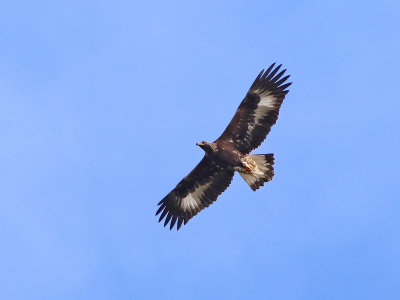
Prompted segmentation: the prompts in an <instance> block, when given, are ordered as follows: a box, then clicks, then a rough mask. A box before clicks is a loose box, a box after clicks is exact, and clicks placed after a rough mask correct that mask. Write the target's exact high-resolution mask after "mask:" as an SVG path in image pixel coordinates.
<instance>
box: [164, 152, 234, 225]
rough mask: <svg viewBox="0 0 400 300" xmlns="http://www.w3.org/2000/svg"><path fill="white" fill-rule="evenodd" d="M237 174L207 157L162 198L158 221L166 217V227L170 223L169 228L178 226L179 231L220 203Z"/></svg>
mask: <svg viewBox="0 0 400 300" xmlns="http://www.w3.org/2000/svg"><path fill="white" fill-rule="evenodd" d="M233 175H234V171H232V170H225V169H223V168H222V166H218V165H216V164H214V163H213V162H212V161H210V159H209V158H208V157H207V155H205V156H204V158H203V159H202V160H201V161H200V163H199V164H198V165H197V166H196V167H195V168H194V169H193V171H192V172H190V174H189V175H187V176H186V177H185V178H183V179H182V180H181V181H180V182H179V183H178V185H177V186H176V187H175V188H174V189H173V190H172V191H171V192H170V193H169V194H168V195H167V196H165V197H164V199H162V200H161V201H160V202H159V203H158V205H159V206H160V207H159V208H158V210H157V213H156V215H158V214H159V213H161V212H162V213H161V216H160V219H159V222H161V220H162V219H163V218H164V217H165V216H166V219H165V222H164V226H166V225H167V224H168V222H169V221H171V224H170V229H172V227H174V225H175V223H176V222H177V221H178V223H177V230H179V228H180V227H181V225H182V222H183V223H184V224H186V223H187V222H188V221H189V219H191V218H192V217H194V216H195V215H197V213H199V212H200V211H201V210H203V209H204V208H206V207H208V206H209V205H210V204H211V203H213V202H214V201H215V200H217V198H218V196H219V195H220V194H222V193H223V192H224V191H225V190H226V188H227V187H228V186H229V185H230V183H231V181H232V178H233Z"/></svg>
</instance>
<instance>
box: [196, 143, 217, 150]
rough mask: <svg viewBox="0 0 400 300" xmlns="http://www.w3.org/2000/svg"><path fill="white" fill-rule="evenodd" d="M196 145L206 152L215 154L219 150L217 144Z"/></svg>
mask: <svg viewBox="0 0 400 300" xmlns="http://www.w3.org/2000/svg"><path fill="white" fill-rule="evenodd" d="M196 145H197V146H199V147H200V148H201V149H203V150H204V151H206V152H214V151H216V150H217V145H216V144H215V143H209V142H198V143H196Z"/></svg>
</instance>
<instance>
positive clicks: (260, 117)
mask: <svg viewBox="0 0 400 300" xmlns="http://www.w3.org/2000/svg"><path fill="white" fill-rule="evenodd" d="M274 66H275V64H272V65H271V66H270V67H269V68H268V69H267V70H266V71H265V72H264V70H262V71H261V73H260V74H259V75H258V76H257V78H256V80H255V81H254V83H253V84H252V86H251V87H250V89H249V91H248V92H247V95H246V97H245V98H244V99H243V101H242V103H240V105H239V107H238V109H237V111H236V113H235V115H234V116H233V118H232V120H231V122H230V123H229V125H228V127H227V128H226V129H225V131H224V132H223V133H222V135H221V136H220V137H219V138H218V139H217V140H216V142H218V141H225V142H230V143H232V144H234V146H235V147H236V148H237V149H238V150H239V151H241V152H242V153H244V154H247V153H250V151H252V150H253V149H255V148H257V147H258V146H260V145H261V143H262V142H263V141H264V140H265V138H266V136H267V134H268V133H269V132H270V131H271V127H272V126H273V125H274V124H275V123H276V120H277V119H278V115H279V109H280V107H281V104H282V102H283V99H285V95H286V94H287V93H288V92H289V91H288V90H286V88H287V87H288V86H290V85H291V84H292V83H291V82H290V83H285V82H286V80H287V79H288V78H289V76H286V77H283V78H282V79H280V78H281V77H282V75H283V74H284V73H285V71H286V70H283V71H281V72H279V73H278V71H279V69H280V67H281V65H279V66H278V67H276V68H274ZM277 73H278V74H277ZM284 83H285V84H284Z"/></svg>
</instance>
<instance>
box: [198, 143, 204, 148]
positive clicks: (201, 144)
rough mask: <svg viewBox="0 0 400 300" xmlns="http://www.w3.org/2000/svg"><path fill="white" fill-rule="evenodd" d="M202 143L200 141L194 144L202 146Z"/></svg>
mask: <svg viewBox="0 0 400 300" xmlns="http://www.w3.org/2000/svg"><path fill="white" fill-rule="evenodd" d="M203 145H204V143H202V142H198V143H196V146H199V147H201V146H203Z"/></svg>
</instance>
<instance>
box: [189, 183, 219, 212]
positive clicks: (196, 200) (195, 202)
mask: <svg viewBox="0 0 400 300" xmlns="http://www.w3.org/2000/svg"><path fill="white" fill-rule="evenodd" d="M211 183H212V178H211V180H210V181H209V182H207V183H206V184H204V185H201V186H199V187H197V188H196V189H195V191H194V192H192V193H189V194H188V195H187V196H186V197H185V198H183V199H182V201H181V208H182V209H183V210H184V211H188V210H189V211H191V210H196V211H198V210H201V207H200V204H201V198H202V197H203V195H204V191H205V190H207V189H208V188H209V187H210V185H211Z"/></svg>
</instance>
